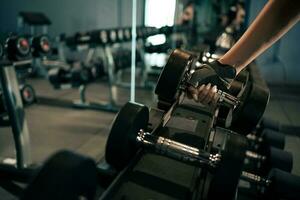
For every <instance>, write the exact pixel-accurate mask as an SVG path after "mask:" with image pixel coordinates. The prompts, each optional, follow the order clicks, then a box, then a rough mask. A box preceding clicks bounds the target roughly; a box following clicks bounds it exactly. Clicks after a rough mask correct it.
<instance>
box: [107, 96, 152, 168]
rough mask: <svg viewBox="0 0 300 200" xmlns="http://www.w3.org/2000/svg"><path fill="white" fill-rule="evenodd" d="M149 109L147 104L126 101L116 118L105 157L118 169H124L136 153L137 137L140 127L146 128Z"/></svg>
mask: <svg viewBox="0 0 300 200" xmlns="http://www.w3.org/2000/svg"><path fill="white" fill-rule="evenodd" d="M148 121H149V110H148V108H147V107H146V106H144V105H141V104H136V103H130V102H128V103H126V104H125V105H124V106H123V107H122V108H121V110H120V111H119V113H118V114H117V116H116V117H115V119H114V122H113V124H112V127H111V129H110V133H109V136H108V139H107V142H106V150H105V159H106V161H107V163H108V164H110V165H112V166H113V167H115V168H116V169H117V170H122V169H123V168H124V167H125V166H126V165H127V164H128V162H129V161H130V159H131V158H132V157H133V156H134V155H135V153H136V151H137V149H138V146H137V143H136V137H137V134H138V132H139V130H140V129H146V128H147V125H148Z"/></svg>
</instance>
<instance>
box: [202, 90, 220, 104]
mask: <svg viewBox="0 0 300 200" xmlns="http://www.w3.org/2000/svg"><path fill="white" fill-rule="evenodd" d="M216 93H217V86H213V87H210V89H209V91H208V93H207V95H206V97H205V98H204V99H203V100H202V103H203V104H209V103H210V102H212V101H214V97H215V94H216Z"/></svg>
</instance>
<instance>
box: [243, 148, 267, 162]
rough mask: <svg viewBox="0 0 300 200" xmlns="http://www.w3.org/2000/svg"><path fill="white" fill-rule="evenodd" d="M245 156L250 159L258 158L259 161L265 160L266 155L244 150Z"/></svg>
mask: <svg viewBox="0 0 300 200" xmlns="http://www.w3.org/2000/svg"><path fill="white" fill-rule="evenodd" d="M246 157H247V158H248V159H252V160H259V161H265V160H266V158H267V157H266V156H264V155H260V154H258V153H256V152H253V151H249V150H248V151H246Z"/></svg>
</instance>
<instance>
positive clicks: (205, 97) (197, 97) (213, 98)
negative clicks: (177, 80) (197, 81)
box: [187, 83, 219, 105]
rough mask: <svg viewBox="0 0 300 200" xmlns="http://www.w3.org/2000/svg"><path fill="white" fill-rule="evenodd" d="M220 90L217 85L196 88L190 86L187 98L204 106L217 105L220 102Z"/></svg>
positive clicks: (203, 85)
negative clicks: (218, 92)
mask: <svg viewBox="0 0 300 200" xmlns="http://www.w3.org/2000/svg"><path fill="white" fill-rule="evenodd" d="M217 91H218V88H217V86H216V85H211V84H210V83H209V84H207V85H205V84H202V85H201V86H199V87H197V88H195V87H193V86H190V87H189V88H188V92H187V97H188V98H190V99H194V101H196V102H198V103H202V104H204V105H210V104H215V103H216V102H217V101H218V97H219V96H218V94H217Z"/></svg>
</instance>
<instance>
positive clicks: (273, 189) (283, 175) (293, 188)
mask: <svg viewBox="0 0 300 200" xmlns="http://www.w3.org/2000/svg"><path fill="white" fill-rule="evenodd" d="M241 179H242V180H244V181H247V182H249V183H250V184H251V185H254V186H255V187H256V188H257V190H256V194H254V195H255V196H256V198H255V199H266V200H280V199H287V200H297V199H299V196H300V191H299V188H300V177H299V176H296V175H293V174H290V173H288V172H285V171H283V170H280V169H272V170H271V171H270V172H269V173H268V176H266V177H262V176H258V175H256V174H252V173H248V172H242V175H241ZM247 194H248V195H249V192H247Z"/></svg>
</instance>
